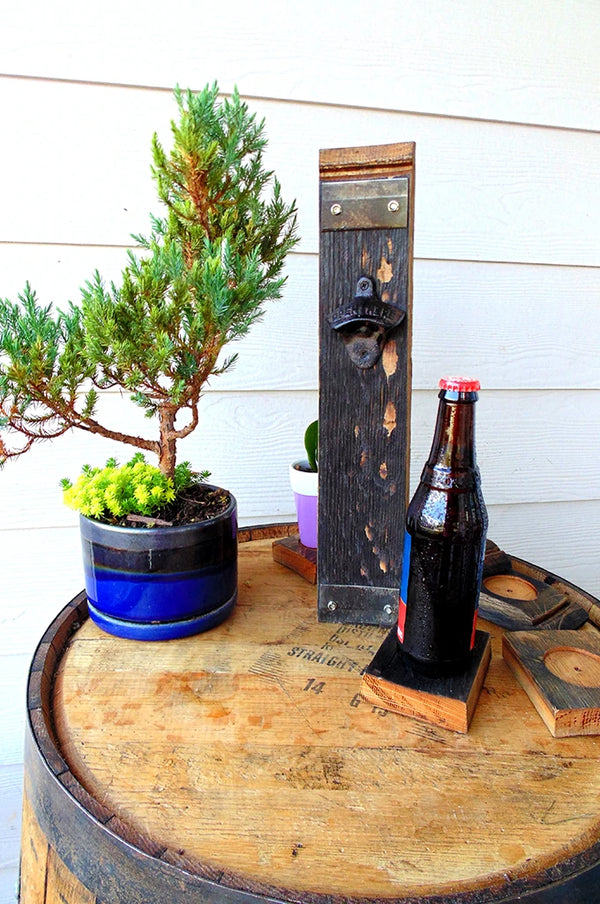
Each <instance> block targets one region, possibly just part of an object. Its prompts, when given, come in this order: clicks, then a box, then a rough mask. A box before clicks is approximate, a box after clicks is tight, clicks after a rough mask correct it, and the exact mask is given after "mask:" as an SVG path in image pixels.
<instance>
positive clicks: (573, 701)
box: [502, 631, 600, 738]
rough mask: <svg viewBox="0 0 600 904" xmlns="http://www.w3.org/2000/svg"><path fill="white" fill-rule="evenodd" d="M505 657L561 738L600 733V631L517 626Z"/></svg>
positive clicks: (507, 638)
mask: <svg viewBox="0 0 600 904" xmlns="http://www.w3.org/2000/svg"><path fill="white" fill-rule="evenodd" d="M502 656H503V657H504V660H505V662H506V663H507V664H508V666H509V667H510V668H511V669H512V671H513V672H514V674H515V675H516V677H517V680H518V682H519V684H520V685H521V686H522V688H523V690H524V691H525V693H526V694H527V696H528V697H529V699H530V700H531V702H532V703H533V705H534V706H535V708H536V710H537V711H538V713H539V715H540V716H541V717H542V719H543V720H544V722H545V724H546V726H547V728H548V730H549V731H550V733H551V734H552V735H553V736H554V737H555V738H564V737H570V736H572V735H598V734H600V635H599V634H598V633H597V632H595V631H594V632H591V631H590V632H589V633H588V632H587V631H586V632H582V631H516V632H514V633H511V634H505V635H504V637H503V638H502Z"/></svg>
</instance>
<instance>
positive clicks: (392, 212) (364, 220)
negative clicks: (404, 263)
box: [321, 176, 408, 230]
mask: <svg viewBox="0 0 600 904" xmlns="http://www.w3.org/2000/svg"><path fill="white" fill-rule="evenodd" d="M407 225H408V178H407V177H406V176H398V177H395V178H391V179H357V180H354V181H352V182H322V183H321V229H329V230H331V229H390V228H391V229H394V228H396V229H398V228H400V229H405V228H406V227H407Z"/></svg>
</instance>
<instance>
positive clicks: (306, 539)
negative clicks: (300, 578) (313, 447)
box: [290, 461, 319, 549]
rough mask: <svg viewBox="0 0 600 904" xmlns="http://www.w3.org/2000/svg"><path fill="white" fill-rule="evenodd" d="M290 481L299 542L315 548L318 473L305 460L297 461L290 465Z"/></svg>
mask: <svg viewBox="0 0 600 904" xmlns="http://www.w3.org/2000/svg"><path fill="white" fill-rule="evenodd" d="M290 483H291V485H292V491H293V493H294V501H295V503H296V514H297V516H298V529H299V531H300V542H301V543H302V545H303V546H308V547H309V548H311V549H316V548H317V509H318V494H319V475H318V473H317V471H311V470H310V469H309V465H308V462H307V461H297V462H294V464H292V465H290Z"/></svg>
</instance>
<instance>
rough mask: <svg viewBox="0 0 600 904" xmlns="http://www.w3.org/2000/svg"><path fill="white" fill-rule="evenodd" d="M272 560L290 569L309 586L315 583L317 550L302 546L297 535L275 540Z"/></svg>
mask: <svg viewBox="0 0 600 904" xmlns="http://www.w3.org/2000/svg"><path fill="white" fill-rule="evenodd" d="M273 559H274V561H275V562H278V563H279V564H280V565H285V567H286V568H291V570H292V571H295V572H296V573H297V574H299V575H300V576H301V577H303V578H304V579H305V580H307V581H308V582H309V583H310V584H316V583H317V550H316V549H311V548H309V547H308V546H303V545H302V543H301V542H300V537H299V536H298V535H296V534H293V535H292V536H291V537H284V538H283V539H282V540H275V541H274V542H273Z"/></svg>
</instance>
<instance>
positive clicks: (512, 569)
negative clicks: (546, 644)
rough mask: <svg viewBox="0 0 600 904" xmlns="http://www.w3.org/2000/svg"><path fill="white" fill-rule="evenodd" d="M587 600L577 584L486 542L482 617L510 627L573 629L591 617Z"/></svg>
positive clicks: (480, 610)
mask: <svg viewBox="0 0 600 904" xmlns="http://www.w3.org/2000/svg"><path fill="white" fill-rule="evenodd" d="M586 602H587V601H586V599H585V595H584V594H583V593H582V591H579V590H578V588H576V587H573V586H572V585H570V586H569V587H567V586H565V584H564V582H563V581H562V580H561V579H559V578H556V576H555V575H551V574H550V572H544V571H543V569H539V568H537V567H536V566H532V565H529V563H527V562H523V561H521V560H519V559H515V558H514V557H510V556H508V555H507V554H506V553H505V552H504V551H503V550H501V549H500V548H499V547H498V546H497V545H496V544H495V543H493V542H492V541H491V540H488V541H487V542H486V547H485V560H484V563H483V580H482V584H481V593H480V596H479V617H480V618H485V619H486V620H487V621H491V622H493V623H494V624H496V625H500V627H501V628H506V629H507V630H509V631H521V630H525V631H529V630H533V629H534V628H535V629H536V630H545V631H548V630H551V631H554V630H556V631H558V630H563V631H565V630H572V629H573V630H574V629H575V628H580V627H581V626H582V625H583V624H584V623H585V622H586V621H587V620H588V618H589V609H590V606H589V604H587V605H586ZM582 603H583V604H584V605H582Z"/></svg>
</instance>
